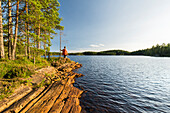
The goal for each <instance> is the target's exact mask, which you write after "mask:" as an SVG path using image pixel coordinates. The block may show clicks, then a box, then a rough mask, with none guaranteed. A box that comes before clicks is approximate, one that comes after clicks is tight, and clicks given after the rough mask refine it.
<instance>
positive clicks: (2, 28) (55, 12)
mask: <svg viewBox="0 0 170 113" xmlns="http://www.w3.org/2000/svg"><path fill="white" fill-rule="evenodd" d="M59 7H60V4H59V2H58V0H1V1H0V59H3V58H8V59H9V60H15V59H16V55H17V54H24V56H25V57H27V58H28V59H30V58H34V60H35V57H36V56H39V55H40V54H41V53H43V54H44V56H45V58H46V55H47V53H48V54H49V53H50V46H51V39H53V38H54V36H55V35H56V34H57V30H63V29H64V27H63V26H61V25H60V22H61V21H62V18H60V17H59Z"/></svg>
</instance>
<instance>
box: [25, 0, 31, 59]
mask: <svg viewBox="0 0 170 113" xmlns="http://www.w3.org/2000/svg"><path fill="white" fill-rule="evenodd" d="M25 5H26V13H27V15H28V2H27V0H26V1H25ZM28 22H29V19H28V18H27V20H26V31H27V34H26V36H27V50H26V51H27V55H28V59H30V39H29V35H28V32H29V28H28V27H29V24H28Z"/></svg>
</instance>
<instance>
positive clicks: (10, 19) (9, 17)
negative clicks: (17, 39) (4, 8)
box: [8, 0, 13, 60]
mask: <svg viewBox="0 0 170 113" xmlns="http://www.w3.org/2000/svg"><path fill="white" fill-rule="evenodd" d="M12 43H13V34H12V17H11V0H8V58H9V60H11V58H12V57H11V55H12V54H11V49H12Z"/></svg>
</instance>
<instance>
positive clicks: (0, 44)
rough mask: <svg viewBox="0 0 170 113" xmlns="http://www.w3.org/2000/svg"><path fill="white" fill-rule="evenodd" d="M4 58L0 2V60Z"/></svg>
mask: <svg viewBox="0 0 170 113" xmlns="http://www.w3.org/2000/svg"><path fill="white" fill-rule="evenodd" d="M1 58H5V52H4V40H3V26H2V9H1V1H0V59H1Z"/></svg>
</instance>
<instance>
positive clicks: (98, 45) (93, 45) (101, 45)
mask: <svg viewBox="0 0 170 113" xmlns="http://www.w3.org/2000/svg"><path fill="white" fill-rule="evenodd" d="M103 46H104V44H96V45H95V44H91V45H90V47H95V48H98V47H103Z"/></svg>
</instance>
